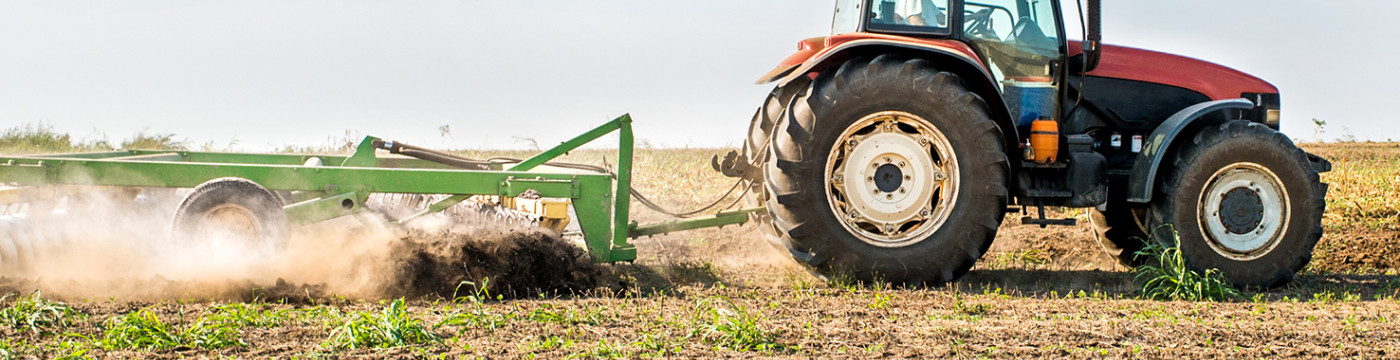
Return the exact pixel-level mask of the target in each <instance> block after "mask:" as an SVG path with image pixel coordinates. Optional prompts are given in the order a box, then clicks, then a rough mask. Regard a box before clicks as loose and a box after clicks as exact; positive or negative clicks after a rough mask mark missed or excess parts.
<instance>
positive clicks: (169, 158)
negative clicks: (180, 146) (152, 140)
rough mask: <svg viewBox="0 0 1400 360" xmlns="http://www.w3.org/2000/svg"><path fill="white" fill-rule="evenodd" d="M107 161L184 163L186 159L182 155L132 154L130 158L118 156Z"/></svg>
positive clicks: (171, 153)
mask: <svg viewBox="0 0 1400 360" xmlns="http://www.w3.org/2000/svg"><path fill="white" fill-rule="evenodd" d="M106 159H107V160H137V161H184V160H185V157H184V156H183V155H180V153H174V152H160V153H150V154H132V155H128V156H118V157H111V158H106Z"/></svg>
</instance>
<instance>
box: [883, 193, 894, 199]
mask: <svg viewBox="0 0 1400 360" xmlns="http://www.w3.org/2000/svg"><path fill="white" fill-rule="evenodd" d="M885 200H894V194H885Z"/></svg>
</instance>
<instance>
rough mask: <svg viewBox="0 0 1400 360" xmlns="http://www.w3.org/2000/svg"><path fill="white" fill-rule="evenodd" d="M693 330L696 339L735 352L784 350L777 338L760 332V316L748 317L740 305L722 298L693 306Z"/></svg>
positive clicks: (772, 334) (748, 314)
mask: <svg viewBox="0 0 1400 360" xmlns="http://www.w3.org/2000/svg"><path fill="white" fill-rule="evenodd" d="M696 309H697V311H696V314H695V325H696V328H695V330H693V331H691V333H690V336H692V337H698V338H700V339H702V340H704V341H705V342H707V343H710V344H712V345H715V346H718V347H720V348H725V349H730V350H735V351H771V350H786V348H787V347H786V346H784V345H783V344H780V343H778V342H777V335H776V334H774V333H772V332H770V331H768V330H765V329H763V327H762V326H761V324H760V323H761V322H762V320H763V319H764V317H763V313H762V312H758V314H753V313H750V312H749V310H748V308H746V307H744V306H743V305H738V304H735V303H734V301H732V300H729V299H728V298H724V297H719V296H716V297H710V298H706V299H702V300H700V301H698V302H697V303H696Z"/></svg>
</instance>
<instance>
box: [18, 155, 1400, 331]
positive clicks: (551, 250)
mask: <svg viewBox="0 0 1400 360" xmlns="http://www.w3.org/2000/svg"><path fill="white" fill-rule="evenodd" d="M1308 150H1309V151H1311V152H1314V153H1318V154H1321V155H1323V156H1325V157H1327V158H1329V159H1331V160H1332V161H1333V162H1334V163H1336V164H1337V169H1336V170H1334V171H1333V172H1332V173H1329V174H1327V175H1324V181H1327V182H1329V183H1332V188H1331V192H1329V216H1328V218H1327V219H1326V220H1325V226H1326V229H1327V233H1326V235H1325V236H1324V239H1323V240H1322V242H1321V243H1320V244H1319V245H1318V249H1317V251H1316V253H1315V257H1314V259H1313V261H1312V262H1311V263H1310V265H1309V266H1308V268H1307V269H1306V270H1304V272H1303V273H1302V274H1300V276H1299V278H1298V280H1297V281H1295V282H1293V283H1291V284H1289V285H1287V286H1285V287H1283V288H1279V289H1274V290H1271V291H1267V292H1254V293H1246V294H1245V296H1246V298H1244V299H1240V300H1237V301H1232V302H1224V303H1197V302H1164V301H1151V300H1141V299H1139V298H1138V297H1137V296H1138V294H1137V292H1136V287H1135V286H1134V284H1133V282H1132V273H1131V272H1130V270H1128V269H1126V268H1123V267H1121V266H1120V265H1118V264H1117V263H1116V262H1115V261H1114V260H1113V259H1112V258H1111V257H1109V256H1107V255H1105V254H1104V253H1103V252H1102V250H1100V249H1099V247H1098V245H1097V243H1095V241H1094V239H1093V234H1092V232H1090V231H1089V229H1088V228H1087V225H1086V224H1084V223H1086V222H1087V220H1086V218H1085V216H1084V214H1083V212H1082V211H1078V212H1076V211H1072V210H1064V211H1055V212H1053V213H1054V215H1056V216H1061V217H1073V218H1078V219H1080V222H1081V225H1079V226H1072V227H1052V228H1048V229H1041V228H1039V227H1031V226H1020V225H1018V224H1017V223H1018V222H1019V221H1017V218H1019V215H1016V214H1008V218H1007V220H1006V221H1005V222H1004V224H1003V225H1002V227H1001V230H1000V233H999V236H998V238H997V240H996V241H995V243H994V244H993V246H992V249H991V251H990V252H989V253H988V254H986V255H985V256H984V257H983V259H982V260H981V261H979V262H978V263H977V265H976V266H975V267H974V269H973V271H972V272H971V273H969V274H968V275H967V276H966V277H964V278H963V279H961V280H960V281H958V282H956V283H953V284H950V285H948V286H946V287H943V288H937V289H889V288H886V287H885V286H882V285H880V284H843V283H828V282H825V281H823V280H821V279H817V278H814V277H812V276H811V275H809V274H808V273H807V272H806V271H805V270H804V269H802V268H801V267H799V266H797V265H795V264H794V263H793V262H792V261H791V260H790V259H788V258H787V255H786V254H784V253H783V252H781V251H778V250H776V249H774V248H772V247H771V246H769V245H768V244H767V243H766V242H765V241H764V240H763V238H762V236H761V235H760V234H759V233H758V232H757V231H756V230H755V229H753V228H752V226H736V227H728V228H724V229H708V230H698V231H692V232H685V233H676V234H670V235H662V236H656V237H650V238H643V239H636V240H634V244H636V245H637V247H638V250H639V251H638V253H639V254H640V258H639V259H638V260H637V261H636V262H635V263H630V264H615V265H606V266H595V265H592V264H591V263H589V262H587V261H583V259H584V258H583V257H581V256H580V255H582V253H581V252H580V251H578V250H577V249H578V248H577V247H576V245H573V244H570V243H569V241H570V240H569V239H561V238H559V237H556V236H554V235H553V234H550V233H547V232H541V231H535V230H521V229H512V228H501V229H496V230H491V231H490V232H487V233H485V235H481V234H477V235H463V234H462V233H457V234H455V235H454V234H452V233H435V232H411V233H407V234H404V235H402V236H403V238H402V241H401V242H399V243H398V245H396V246H395V247H393V248H392V251H391V252H390V253H391V254H392V256H389V258H390V259H393V260H392V261H391V262H390V263H391V264H394V265H395V266H392V267H388V269H390V270H385V271H384V272H382V273H381V277H383V278H387V279H389V280H391V281H388V282H386V283H389V284H397V285H394V286H388V287H386V289H387V290H386V291H384V292H381V293H378V295H373V296H344V294H337V293H336V292H335V291H332V290H327V289H326V287H324V286H323V285H322V284H317V283H311V284H301V283H296V282H286V281H281V282H274V283H269V282H266V281H267V280H249V281H246V282H234V283H233V285H231V286H232V287H233V288H235V289H240V291H234V292H232V293H227V294H215V296H206V297H202V298H200V299H197V300H196V301H193V302H189V301H186V302H181V301H180V300H181V299H182V297H180V296H167V297H166V298H164V299H157V300H138V301H124V300H118V301H108V300H106V299H104V298H102V297H88V298H81V297H77V298H75V297H69V298H63V299H62V300H66V301H68V302H69V303H70V304H72V305H73V306H74V307H75V308H76V309H77V310H78V311H79V312H80V313H82V314H86V315H87V316H88V317H87V318H85V319H83V320H82V321H79V322H78V323H77V324H75V325H74V327H73V328H71V329H68V330H67V331H68V332H71V333H72V334H75V335H70V336H62V335H38V334H35V333H32V332H29V331H25V330H23V329H22V328H20V327H17V326H14V325H10V324H6V323H0V335H2V336H3V338H4V339H7V340H5V341H8V342H7V343H6V342H0V349H9V350H10V351H11V352H13V353H15V354H21V355H23V354H36V355H38V356H40V357H52V356H56V355H62V354H66V353H69V351H68V350H65V349H66V348H64V344H65V342H73V341H76V340H75V339H82V338H85V337H86V338H100V337H102V336H103V334H104V331H105V328H104V325H103V324H104V323H105V322H106V321H107V319H109V318H112V317H114V316H119V315H122V314H126V313H129V312H132V311H135V310H138V309H143V308H148V309H152V310H153V311H154V312H155V313H157V314H159V316H160V318H161V319H163V320H165V321H167V322H169V323H171V324H177V325H176V326H180V325H178V324H188V323H189V322H190V321H192V320H190V319H198V318H200V317H202V316H211V315H214V314H218V313H219V311H220V310H218V308H217V306H219V305H222V304H225V303H229V302H252V303H253V304H255V306H256V307H258V308H260V309H262V310H267V311H272V312H279V311H280V312H284V313H289V314H301V315H296V316H290V317H288V318H287V319H284V320H281V321H277V322H274V323H272V324H264V325H257V326H251V325H250V326H244V327H242V328H240V329H239V330H238V331H239V332H240V334H241V335H240V336H241V337H242V338H243V339H245V340H246V342H247V343H248V344H249V345H248V346H243V347H233V348H225V349H205V348H199V347H192V348H176V349H161V350H140V349H136V350H129V349H128V350H122V349H103V348H101V347H93V346H89V348H90V349H88V352H87V353H86V355H90V356H96V357H142V358H147V357H150V358H188V357H195V358H203V357H209V358H213V357H225V356H227V357H240V358H268V357H329V358H344V357H369V358H380V357H393V358H416V357H422V358H430V357H431V358H436V357H438V356H442V355H447V356H448V357H449V358H455V357H458V356H462V357H468V358H503V359H515V358H546V359H552V358H564V357H570V356H572V357H578V358H636V357H651V356H661V357H684V358H696V357H703V358H715V357H722V358H861V359H864V358H935V357H956V358H1009V359H1015V358H1027V357H1039V358H1072V359H1080V358H1110V359H1122V358H1151V359H1167V358H1188V359H1198V358H1356V359H1373V358H1400V324H1397V323H1396V317H1397V316H1400V315H1397V314H1400V303H1397V297H1400V276H1397V270H1400V266H1397V265H1400V263H1397V260H1396V259H1397V256H1396V254H1400V252H1397V250H1400V249H1397V248H1396V247H1397V246H1398V245H1397V243H1400V226H1397V225H1396V223H1395V221H1394V220H1395V218H1393V217H1391V216H1395V214H1396V209H1395V207H1394V205H1393V204H1394V202H1386V201H1393V200H1387V199H1396V198H1400V192H1397V191H1395V190H1394V189H1395V188H1394V185H1393V183H1400V163H1397V160H1396V159H1400V144H1372V145H1364V144H1352V145H1328V146H1313V147H1309V148H1308ZM667 151H670V152H669V153H668V152H667ZM714 152H716V151H715V150H704V151H681V150H665V151H663V150H653V151H642V152H639V154H638V160H639V161H638V167H639V169H652V170H650V172H647V171H642V172H639V173H638V175H637V178H638V181H639V183H641V184H644V187H646V186H651V187H660V186H663V185H658V184H674V185H666V186H667V189H666V190H668V191H669V192H670V193H672V194H677V195H678V197H680V198H684V197H685V196H686V195H685V194H700V195H694V197H696V198H703V197H704V195H707V194H715V193H717V192H718V191H722V190H723V189H724V188H726V187H727V185H728V183H725V180H723V179H721V178H718V177H717V176H714V175H711V174H708V173H706V171H707V170H705V169H703V168H701V167H700V166H702V165H703V164H704V161H703V160H704V157H705V156H707V155H708V154H710V153H714ZM577 156H592V154H582V155H577ZM594 158H596V157H594ZM677 159H679V160H677ZM672 162H674V163H679V164H686V165H684V166H665V165H670V164H671V163H672ZM692 163H693V164H701V165H692ZM661 169H664V170H661ZM1382 183H1392V185H1390V186H1391V187H1383V186H1384V184H1382ZM1361 188H1368V189H1371V190H1366V189H1361ZM715 189H718V190H715ZM1376 189H1378V190H1376ZM1368 191H1370V192H1368ZM654 192H659V191H654ZM696 203H702V201H689V199H683V200H681V201H678V202H677V203H673V204H668V205H676V206H680V207H685V206H687V205H689V204H696ZM636 218H637V219H638V220H639V221H641V222H647V221H657V220H665V219H666V218H665V217H664V216H661V215H656V214H651V213H647V212H640V213H639V214H638V215H636ZM558 245H565V246H558ZM459 270H460V271H459ZM486 278H489V281H479V279H486ZM42 281H43V279H36V278H28V279H19V280H16V279H10V280H8V283H7V284H5V286H6V287H5V288H6V289H10V290H13V291H16V292H21V293H23V292H27V291H29V289H32V288H34V287H43V286H45V285H43V282H42ZM464 282H467V283H471V284H473V285H471V286H476V285H475V284H484V285H485V286H487V287H488V289H489V292H490V293H491V294H493V296H491V298H488V299H487V300H485V301H483V302H480V303H478V302H473V301H470V300H460V301H457V302H453V301H452V300H451V299H452V298H456V297H460V296H462V295H463V293H464V291H463V289H464V288H463V287H462V284H463V283H464ZM50 286H51V285H50ZM250 288H256V289H263V290H261V291H264V293H263V295H261V296H257V298H258V299H256V300H255V299H253V297H254V296H249V295H248V294H251V293H252V292H250V290H251V289H250ZM269 289H270V290H269ZM470 289H472V290H473V291H475V288H470ZM318 291H319V293H318ZM473 293H476V292H473ZM166 294H172V293H166ZM278 294H280V296H279V295H278ZM298 294H301V295H300V296H298ZM307 294H310V295H307ZM495 294H499V295H502V297H501V298H500V299H499V300H498V299H495V298H494V295H495ZM398 297H403V298H406V299H407V300H408V304H409V308H408V310H409V313H410V314H411V316H412V317H414V318H416V319H419V320H421V321H422V322H423V323H424V324H426V325H429V326H431V325H433V324H436V323H437V322H438V321H440V320H442V319H444V318H445V317H447V316H449V315H452V314H462V313H470V314H475V315H478V316H483V317H486V318H491V319H496V320H498V321H495V322H492V323H491V324H492V325H490V326H487V325H482V324H480V323H478V324H477V325H468V326H456V325H444V326H441V327H436V328H433V329H432V331H434V332H435V333H437V334H439V335H441V336H442V338H443V339H444V340H443V341H442V343H440V344H423V345H416V346H401V347H393V348H388V349H357V350H345V349H336V348H333V347H330V346H329V345H327V343H326V340H327V339H328V337H329V336H330V333H331V332H332V331H333V329H334V328H335V327H337V326H339V325H340V324H341V323H343V322H344V320H345V319H347V318H349V317H350V314H354V313H356V312H364V313H366V314H378V313H379V311H381V310H383V309H384V307H385V302H384V300H385V299H392V298H398ZM211 299H212V300H211ZM269 299H270V300H269ZM726 326H728V327H726ZM749 326H751V327H749ZM724 329H737V330H734V331H733V332H731V333H732V334H741V335H755V336H757V337H758V340H759V341H755V342H753V344H760V345H762V346H759V347H760V348H758V349H754V348H749V349H743V348H742V346H736V345H735V343H732V342H728V341H726V337H725V336H724V334H726V332H725V331H724ZM745 329H753V331H748V330H745ZM79 342H80V341H79ZM4 344H9V345H8V347H5V346H6V345H4ZM0 357H3V353H0Z"/></svg>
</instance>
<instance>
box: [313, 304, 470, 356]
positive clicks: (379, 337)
mask: <svg viewBox="0 0 1400 360" xmlns="http://www.w3.org/2000/svg"><path fill="white" fill-rule="evenodd" d="M441 343H442V339H441V337H439V336H438V334H437V333H435V332H433V330H432V329H431V328H429V327H427V326H424V325H423V321H422V320H419V319H417V318H415V317H413V314H411V313H409V312H408V310H407V308H406V306H405V305H404V301H403V299H402V298H400V299H396V300H394V301H391V302H389V305H388V306H386V307H385V308H384V310H383V311H380V312H379V313H378V314H370V313H365V312H357V313H353V314H351V315H350V319H349V320H346V321H345V323H344V324H341V325H340V326H339V327H337V328H336V329H335V331H333V332H331V336H330V338H329V339H327V340H326V343H325V345H326V346H327V347H330V348H337V349H383V348H395V347H403V346H415V345H424V344H441Z"/></svg>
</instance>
